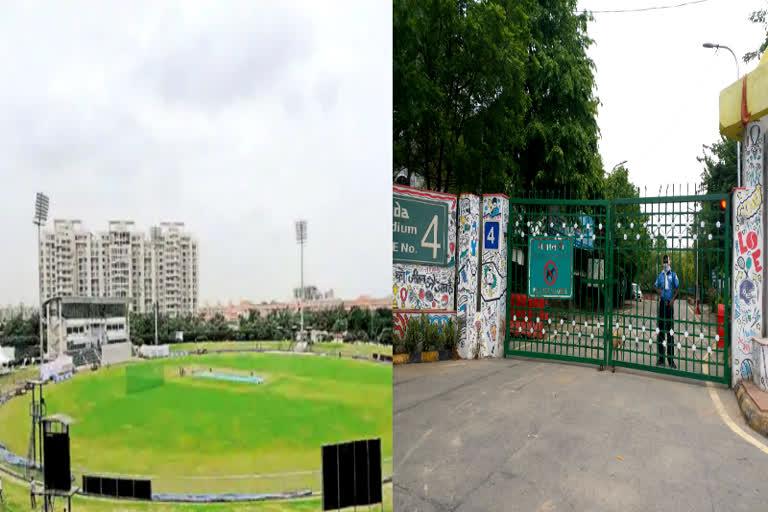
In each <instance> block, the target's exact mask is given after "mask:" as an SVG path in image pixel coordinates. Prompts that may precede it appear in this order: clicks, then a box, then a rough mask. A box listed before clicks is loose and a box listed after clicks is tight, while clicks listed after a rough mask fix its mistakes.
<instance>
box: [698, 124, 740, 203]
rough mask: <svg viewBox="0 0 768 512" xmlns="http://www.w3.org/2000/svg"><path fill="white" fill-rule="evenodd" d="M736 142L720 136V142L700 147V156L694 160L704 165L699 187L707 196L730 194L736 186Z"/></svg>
mask: <svg viewBox="0 0 768 512" xmlns="http://www.w3.org/2000/svg"><path fill="white" fill-rule="evenodd" d="M736 148H737V145H736V141H735V140H733V139H729V138H727V137H724V136H722V135H721V136H720V141H718V142H715V143H714V144H710V145H706V144H704V145H702V156H697V157H696V160H698V161H699V162H700V163H702V164H704V170H703V171H702V172H701V187H702V189H703V190H705V191H706V193H707V194H719V193H727V192H730V191H731V190H732V189H733V187H735V186H736V162H737V155H736V151H737V149H736Z"/></svg>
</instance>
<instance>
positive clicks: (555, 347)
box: [504, 194, 732, 383]
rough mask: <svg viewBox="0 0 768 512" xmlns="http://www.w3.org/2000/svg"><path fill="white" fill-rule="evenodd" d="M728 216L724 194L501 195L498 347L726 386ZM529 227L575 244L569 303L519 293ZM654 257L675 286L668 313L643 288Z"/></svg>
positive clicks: (653, 271)
mask: <svg viewBox="0 0 768 512" xmlns="http://www.w3.org/2000/svg"><path fill="white" fill-rule="evenodd" d="M730 215H731V198H730V194H710V195H693V196H690V195H689V196H671V197H652V198H651V197H644V198H627V199H615V200H611V201H599V200H597V201H578V200H553V199H511V200H510V216H509V230H508V238H507V246H508V251H509V253H508V258H507V261H508V262H509V263H508V265H509V268H508V272H507V290H508V294H507V296H508V302H507V312H508V313H507V320H508V322H507V328H506V336H505V337H506V339H505V345H504V355H505V356H507V355H517V356H520V355H522V356H530V357H539V358H545V359H559V360H566V361H576V362H584V363H590V364H597V365H600V366H614V367H615V366H622V367H628V368H635V369H642V370H650V371H655V372H660V373H667V374H673V375H679V376H685V377H690V378H696V379H703V380H714V381H719V382H724V383H729V382H730V368H729V366H728V356H727V354H728V349H729V342H730V335H729V334H730V333H729V318H728V314H727V312H728V311H729V310H730V306H729V303H728V297H729V295H730V294H729V293H728V290H729V289H730V288H729V283H730V279H731V276H730V251H731V240H732V234H731V221H730ZM539 235H541V236H557V237H570V238H571V239H572V240H573V241H574V249H573V297H572V298H571V299H568V300H561V299H547V300H543V299H529V298H528V296H527V293H526V284H527V278H528V276H527V273H526V269H527V266H528V263H529V262H527V261H526V259H527V258H528V251H527V246H528V239H529V238H530V237H531V236H539ZM665 254H666V255H668V256H669V257H670V260H671V267H672V270H673V271H674V272H675V275H676V276H677V278H678V282H679V288H678V297H677V299H676V300H675V301H674V305H673V308H672V310H671V311H672V313H670V310H669V309H665V310H663V311H661V310H659V301H658V295H657V294H656V293H655V292H654V291H653V285H654V284H656V283H657V279H659V273H660V272H661V263H662V258H663V256H664V255H665ZM719 304H722V307H723V309H724V311H725V314H723V315H722V317H721V318H722V321H720V319H719V318H718V313H720V311H718V305H719ZM660 314H662V317H661V320H660ZM669 314H672V317H671V322H670V321H669V319H667V318H666V317H665V316H664V315H669ZM721 322H722V323H721ZM670 361H672V363H670ZM672 364H674V367H672Z"/></svg>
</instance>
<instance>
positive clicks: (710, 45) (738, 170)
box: [702, 43, 741, 187]
mask: <svg viewBox="0 0 768 512" xmlns="http://www.w3.org/2000/svg"><path fill="white" fill-rule="evenodd" d="M702 46H703V47H704V48H714V49H715V51H717V50H719V49H720V48H722V49H723V50H728V51H729V52H731V55H733V60H734V62H736V80H738V79H739V78H741V72H740V71H739V59H738V58H737V57H736V54H735V53H733V50H731V49H730V48H728V47H727V46H723V45H721V44H716V43H704V44H703V45H702ZM736 186H737V187H741V142H739V141H738V140H737V141H736Z"/></svg>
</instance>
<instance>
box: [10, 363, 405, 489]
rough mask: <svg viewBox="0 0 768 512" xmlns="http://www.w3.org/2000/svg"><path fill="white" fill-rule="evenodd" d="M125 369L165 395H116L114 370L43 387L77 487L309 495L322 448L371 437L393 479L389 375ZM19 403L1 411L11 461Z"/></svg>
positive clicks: (170, 366) (236, 366) (366, 367)
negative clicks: (153, 380)
mask: <svg viewBox="0 0 768 512" xmlns="http://www.w3.org/2000/svg"><path fill="white" fill-rule="evenodd" d="M135 364H139V365H164V367H165V383H164V385H162V386H160V387H156V388H153V389H149V390H146V391H142V392H139V393H133V394H126V385H125V372H126V366H127V365H123V366H115V367H111V368H103V369H101V370H99V371H97V372H93V373H91V372H87V373H81V374H79V375H78V376H76V377H75V378H74V379H73V380H71V381H67V382H64V383H60V384H56V385H52V386H46V388H45V397H46V403H47V405H48V413H49V414H53V413H57V412H61V413H64V414H67V415H68V416H70V417H71V418H72V419H73V420H74V424H73V425H72V427H71V457H72V466H73V472H74V473H75V474H76V475H78V481H79V480H80V479H79V475H80V474H82V473H83V472H90V473H94V474H105V473H119V474H124V475H129V474H130V475H148V476H151V477H152V480H153V491H154V492H188V493H209V492H210V493H217V492H274V491H282V490H288V489H295V488H307V487H308V488H311V489H313V490H318V489H319V487H320V475H319V469H320V447H321V445H323V444H327V443H335V442H340V441H345V440H351V439H361V438H367V437H381V440H382V452H383V453H382V456H383V457H385V458H389V462H388V465H387V463H385V467H384V473H385V474H391V456H392V367H391V366H389V365H379V364H373V363H369V362H365V361H356V360H351V359H338V358H324V357H314V356H306V355H290V354H285V355H283V354H258V353H251V354H208V355H204V356H189V357H183V358H174V359H165V360H155V361H150V362H142V363H135ZM180 366H185V367H187V368H189V367H192V366H205V367H206V368H207V367H210V368H213V369H214V371H216V370H218V371H227V370H230V371H233V372H238V373H241V372H245V373H249V372H254V374H255V375H257V376H259V377H263V378H264V379H265V380H266V381H265V383H264V384H259V385H255V384H248V383H239V382H227V381H220V380H211V379H202V378H196V377H191V376H186V377H179V372H178V367H180ZM28 401H29V398H28V397H27V396H24V397H19V398H16V399H13V400H11V401H10V402H8V403H7V404H5V405H4V406H2V407H0V442H2V443H5V444H6V445H8V447H9V448H10V449H11V450H12V451H14V452H16V453H18V454H26V453H27V443H28V439H29V418H28V410H29V403H28ZM288 472H290V473H298V474H290V475H286V474H285V473H288ZM274 474H278V475H277V476H266V475H274ZM235 475H251V476H247V477H242V476H235ZM253 475H258V476H253Z"/></svg>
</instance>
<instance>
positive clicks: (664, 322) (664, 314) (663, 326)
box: [656, 299, 675, 362]
mask: <svg viewBox="0 0 768 512" xmlns="http://www.w3.org/2000/svg"><path fill="white" fill-rule="evenodd" d="M674 317H675V308H674V307H672V304H670V303H669V302H667V301H665V300H663V299H660V300H659V322H658V326H659V336H658V338H657V340H656V341H657V346H658V349H659V361H662V362H663V361H664V345H662V344H661V343H662V342H663V341H664V336H665V335H666V337H667V359H669V360H670V362H671V361H672V356H674V355H675V337H674V336H672V335H671V334H669V331H670V330H672V328H673V324H672V319H673V318H674Z"/></svg>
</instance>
